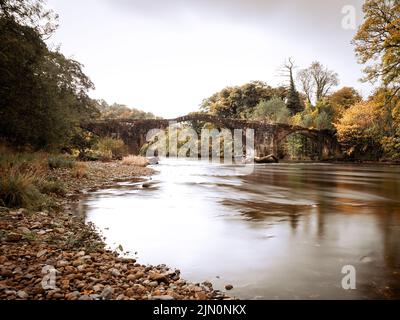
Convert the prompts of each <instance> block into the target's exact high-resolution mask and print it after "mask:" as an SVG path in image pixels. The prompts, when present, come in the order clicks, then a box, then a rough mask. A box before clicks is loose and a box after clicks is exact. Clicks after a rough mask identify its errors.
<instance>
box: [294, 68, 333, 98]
mask: <svg viewBox="0 0 400 320" xmlns="http://www.w3.org/2000/svg"><path fill="white" fill-rule="evenodd" d="M298 79H299V81H300V83H301V86H302V90H303V91H304V93H305V94H306V96H307V99H308V102H309V103H313V100H315V103H317V102H318V101H320V100H321V99H323V98H325V97H326V96H327V95H328V94H329V92H330V90H331V89H332V88H333V87H335V86H337V85H338V84H339V77H338V74H337V73H335V72H333V71H331V70H329V69H328V68H326V67H324V66H323V65H322V64H321V63H320V62H313V63H312V64H311V66H310V67H309V68H306V69H303V70H301V71H300V72H299V74H298Z"/></svg>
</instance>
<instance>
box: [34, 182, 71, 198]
mask: <svg viewBox="0 0 400 320" xmlns="http://www.w3.org/2000/svg"><path fill="white" fill-rule="evenodd" d="M39 189H40V192H41V193H44V194H48V195H50V194H55V195H58V196H64V195H65V186H64V184H63V183H62V182H60V181H51V180H50V181H49V180H44V181H42V182H40V184H39Z"/></svg>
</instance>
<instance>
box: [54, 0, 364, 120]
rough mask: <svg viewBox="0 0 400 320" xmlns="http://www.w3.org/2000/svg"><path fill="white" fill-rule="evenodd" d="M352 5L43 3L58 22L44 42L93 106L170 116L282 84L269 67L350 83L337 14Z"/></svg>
mask: <svg viewBox="0 0 400 320" xmlns="http://www.w3.org/2000/svg"><path fill="white" fill-rule="evenodd" d="M362 2H363V1H362V0H329V1H321V0H142V1H139V0H84V1H82V0H48V4H49V5H50V6H51V7H52V8H53V9H54V10H55V11H56V12H57V13H58V14H59V15H60V27H59V29H58V31H57V32H56V34H55V35H54V36H53V37H52V38H51V43H52V44H54V45H58V44H61V50H62V52H63V53H64V54H65V55H67V56H68V57H73V58H75V59H77V60H78V61H80V62H81V63H83V64H84V65H85V72H86V74H87V75H88V76H89V77H90V78H91V79H92V80H93V82H94V83H95V85H96V90H95V91H94V92H92V93H91V96H92V97H94V98H103V99H105V100H106V101H107V102H108V103H114V102H117V103H121V104H126V105H128V106H129V107H135V108H139V109H142V110H145V111H150V112H153V113H155V114H156V115H159V116H163V117H176V116H180V115H184V114H187V113H188V112H191V111H196V110H198V107H199V105H200V103H201V101H202V100H203V99H204V98H206V97H208V96H210V95H212V94H213V93H214V92H217V91H219V90H221V89H222V88H224V87H226V86H233V85H242V84H244V83H246V82H249V81H251V80H263V81H266V82H267V83H268V84H270V85H273V86H276V85H279V84H282V82H283V81H284V79H283V78H280V77H279V72H278V70H279V67H280V66H281V65H282V64H283V62H284V60H285V58H287V57H293V58H294V59H295V61H296V64H297V65H298V66H299V67H302V68H303V67H306V66H308V65H309V64H310V63H311V62H312V61H315V60H318V61H321V62H322V63H323V64H324V65H326V66H328V67H329V68H330V69H333V70H335V71H336V72H337V73H338V74H339V76H340V79H341V84H340V86H354V87H355V88H357V89H358V90H360V91H361V93H362V94H363V95H364V96H366V95H368V94H369V93H370V86H369V85H366V84H362V83H360V82H359V81H358V80H359V79H360V78H361V76H362V73H361V69H362V66H360V65H358V64H357V60H356V58H355V56H354V48H353V46H352V45H351V43H350V42H351V40H352V38H353V36H354V34H355V32H356V30H351V29H350V30H346V29H344V28H342V19H343V17H344V14H343V13H342V9H343V6H345V5H352V6H354V7H355V8H356V17H357V23H361V21H362V11H361V6H362Z"/></svg>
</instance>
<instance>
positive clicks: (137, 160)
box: [122, 155, 149, 167]
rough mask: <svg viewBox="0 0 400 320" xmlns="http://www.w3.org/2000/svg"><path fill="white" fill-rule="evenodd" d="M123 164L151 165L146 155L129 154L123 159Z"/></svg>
mask: <svg viewBox="0 0 400 320" xmlns="http://www.w3.org/2000/svg"><path fill="white" fill-rule="evenodd" d="M122 164H124V165H127V166H136V167H147V166H148V165H149V161H148V160H147V159H146V158H144V157H138V156H132V155H131V156H127V157H124V158H123V159H122Z"/></svg>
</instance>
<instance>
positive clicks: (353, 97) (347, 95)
mask: <svg viewBox="0 0 400 320" xmlns="http://www.w3.org/2000/svg"><path fill="white" fill-rule="evenodd" d="M327 101H328V103H329V104H330V105H331V106H332V107H333V109H334V110H335V117H334V119H333V122H337V121H338V120H339V119H340V118H341V117H342V115H343V113H344V112H345V111H346V110H347V109H348V108H350V107H351V106H353V105H355V104H356V103H359V102H361V101H362V97H361V95H360V94H359V93H358V91H357V90H356V89H354V88H351V87H343V88H342V89H340V90H338V91H336V92H334V93H333V94H331V95H330V96H328V97H327Z"/></svg>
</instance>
